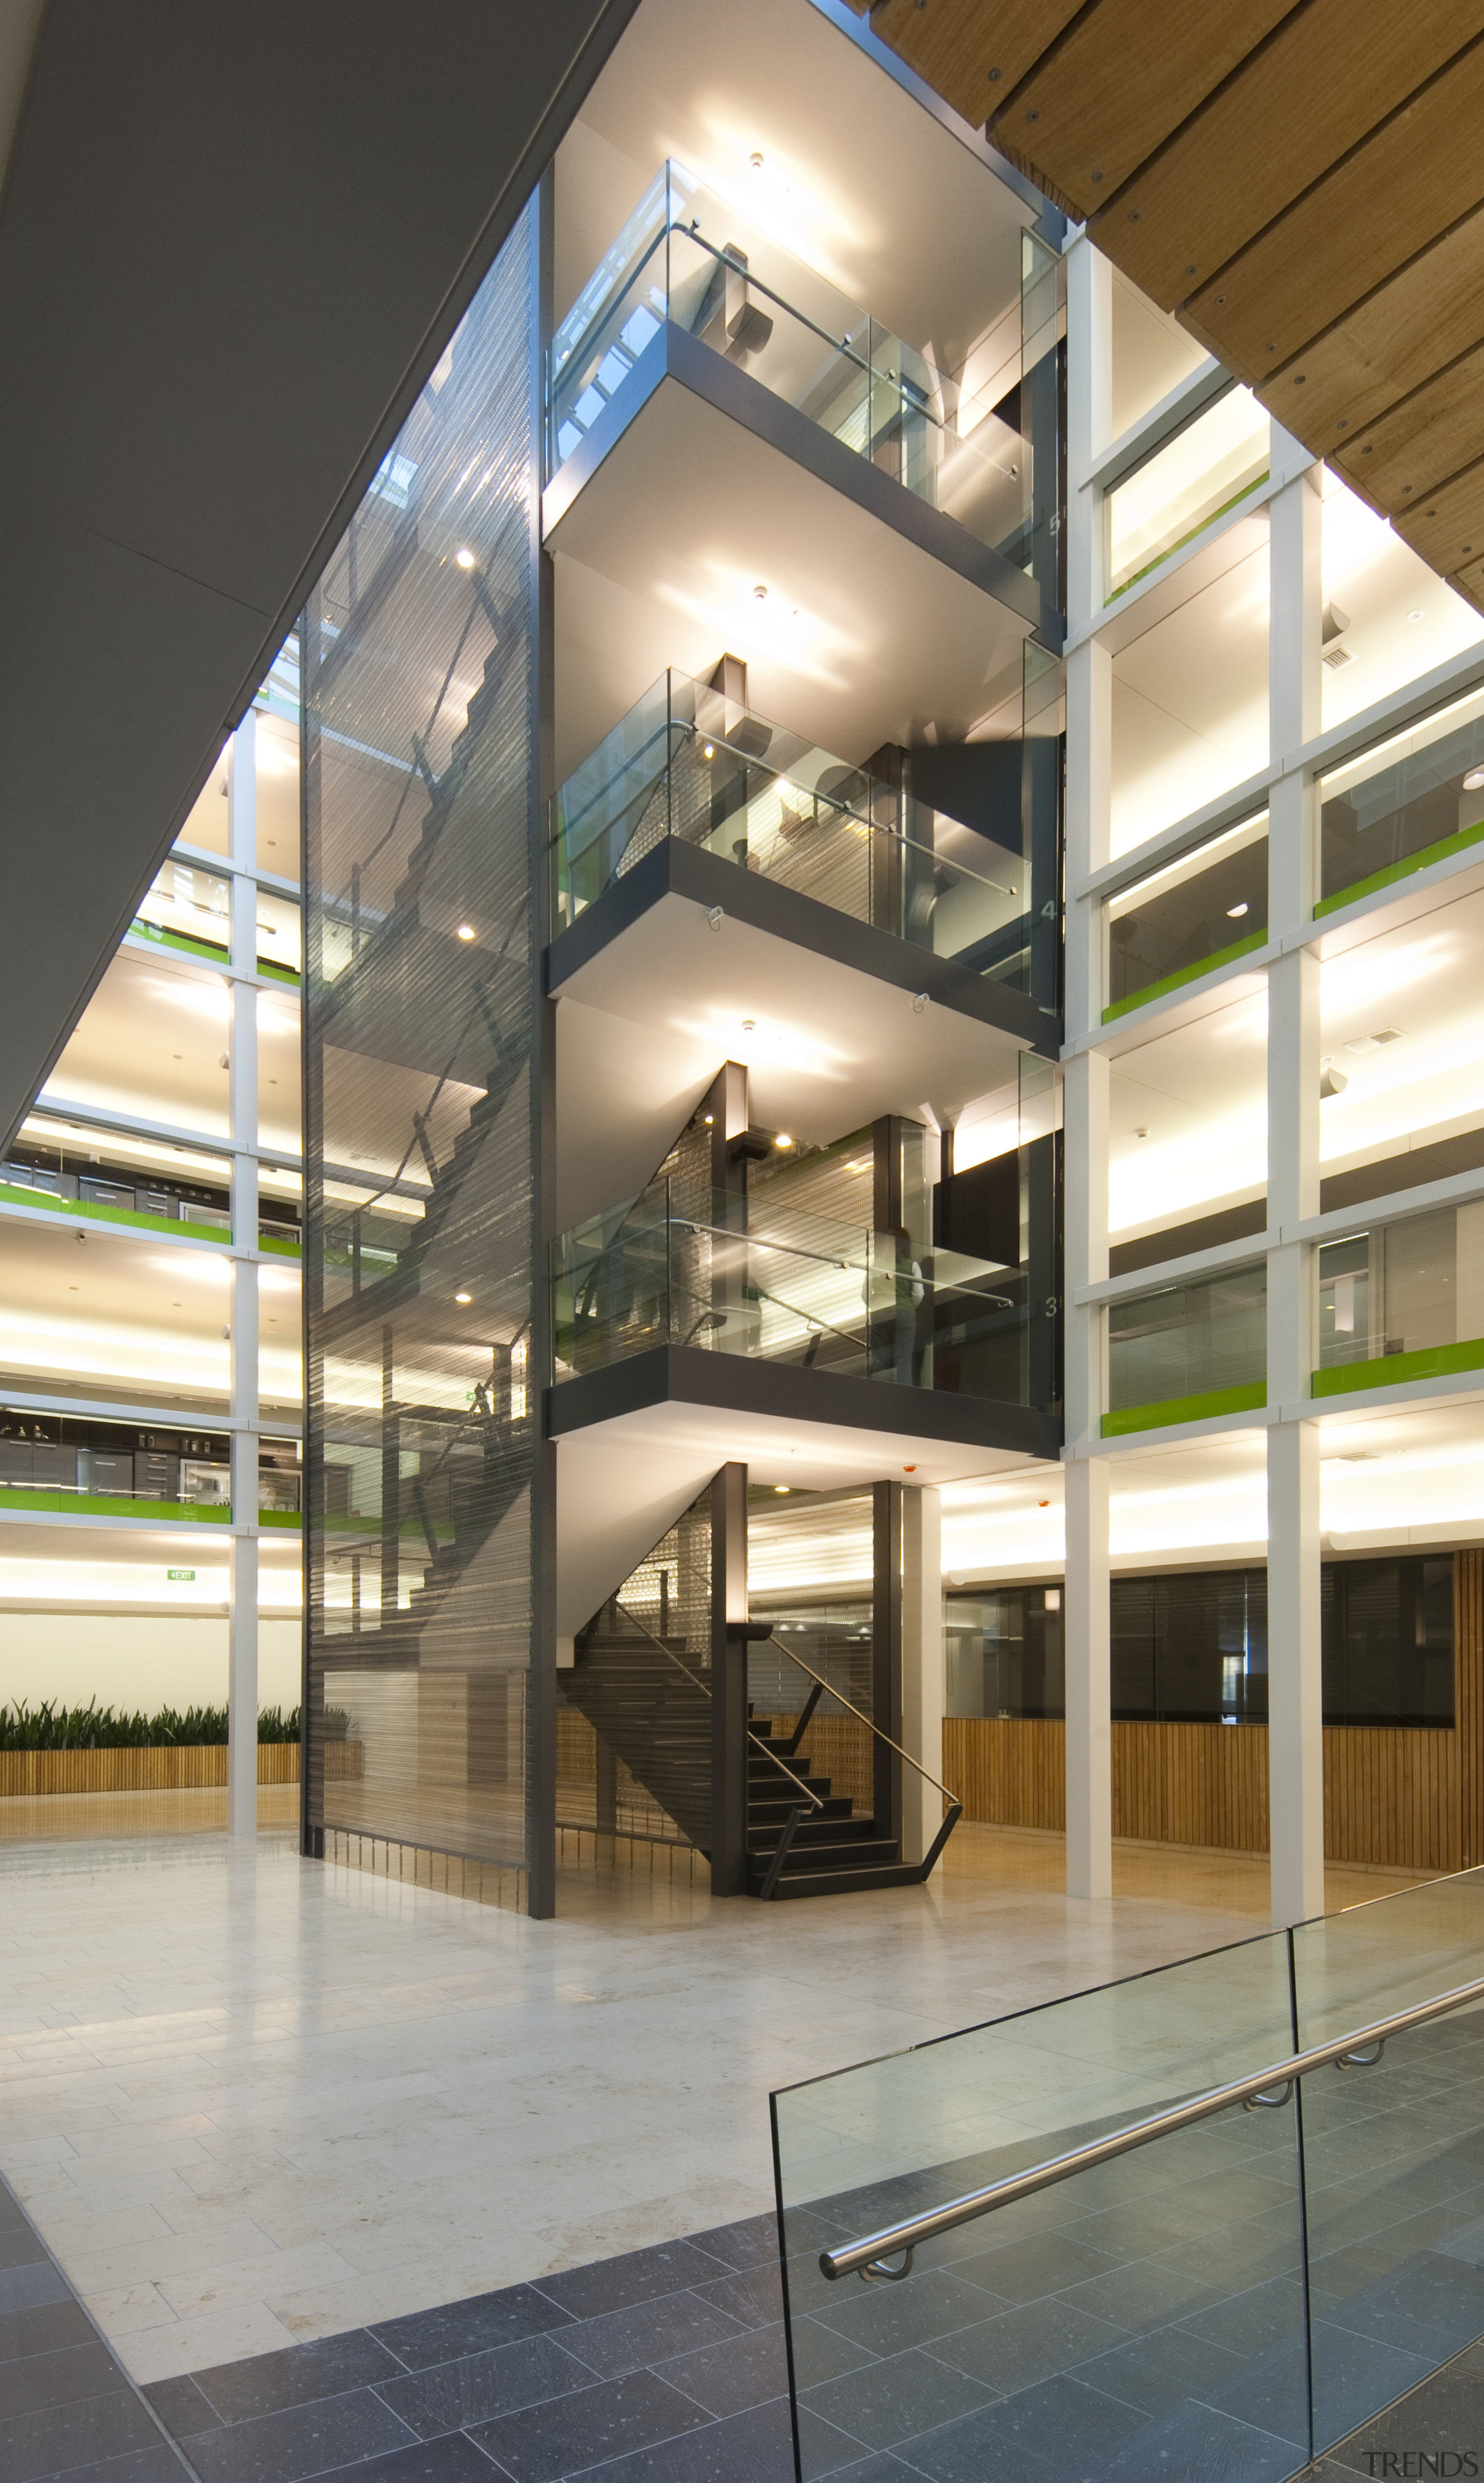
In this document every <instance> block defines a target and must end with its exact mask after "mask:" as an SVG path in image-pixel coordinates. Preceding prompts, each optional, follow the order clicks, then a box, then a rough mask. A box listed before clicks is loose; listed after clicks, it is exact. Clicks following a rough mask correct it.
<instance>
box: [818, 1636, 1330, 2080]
mask: <svg viewBox="0 0 1484 2483" xmlns="http://www.w3.org/2000/svg"><path fill="white" fill-rule="evenodd" d="M772 1643H773V1645H775V1646H776V1647H777V1648H778V1651H779V1653H780V1655H786V1656H787V1658H788V1661H789V1663H790V1664H796V1665H797V1666H798V1668H799V1670H800V1671H801V1672H807V1673H808V1677H809V1679H810V1681H817V1682H818V1684H819V1686H820V1689H821V1690H827V1691H828V1692H829V1694H830V1696H831V1697H832V1698H835V1699H837V1700H838V1701H839V1704H840V1705H841V1706H842V1707H848V1708H849V1709H850V1713H851V1714H852V1716H857V1717H859V1718H860V1720H861V1723H862V1724H863V1725H864V1726H865V1728H866V1730H867V1732H869V1733H874V1734H875V1736H876V1738H877V1740H878V1741H879V1742H885V1743H886V1746H887V1748H888V1750H895V1752H896V1754H897V1757H898V1758H899V1759H905V1760H906V1761H907V1764H908V1766H909V1767H910V1768H915V1769H916V1771H917V1774H918V1775H919V1776H921V1778H922V1780H923V1782H924V1783H925V1784H930V1785H931V1786H932V1788H933V1790H934V1792H935V1793H941V1795H942V1798H943V1800H944V1802H952V1803H953V1805H954V1808H955V1809H957V1808H958V1807H959V1797H958V1795H957V1794H956V1793H950V1792H949V1791H948V1788H947V1786H946V1785H945V1784H940V1783H939V1781H938V1778H937V1777H936V1776H935V1775H932V1774H931V1773H930V1772H929V1770H928V1769H926V1768H925V1767H924V1766H923V1764H922V1761H921V1760H920V1759H914V1757H913V1754H912V1752H911V1750H904V1749H903V1748H902V1745H901V1743H900V1742H893V1740H892V1739H891V1736H890V1734H889V1733H884V1732H883V1731H882V1728H881V1726H880V1725H879V1724H877V1723H873V1722H872V1720H871V1718H870V1717H869V1716H867V1715H866V1713H865V1711H864V1709H863V1708H861V1707H857V1706H855V1705H853V1703H852V1702H851V1700H850V1699H848V1698H847V1697H846V1695H845V1693H844V1692H843V1690H836V1688H835V1684H834V1682H833V1681H827V1680H826V1679H825V1676H824V1674H823V1673H822V1672H816V1671H815V1669H814V1668H813V1666H812V1665H811V1664H806V1663H805V1661H804V1658H803V1656H802V1655H795V1653H794V1651H793V1648H792V1647H791V1646H784V1644H783V1642H782V1639H781V1638H779V1636H778V1634H777V1632H776V1631H775V1632H774V1633H773V1634H772ZM1369 2040H1370V2039H1369V2037H1368V2036H1360V2037H1358V2038H1357V2041H1359V2042H1369Z"/></svg>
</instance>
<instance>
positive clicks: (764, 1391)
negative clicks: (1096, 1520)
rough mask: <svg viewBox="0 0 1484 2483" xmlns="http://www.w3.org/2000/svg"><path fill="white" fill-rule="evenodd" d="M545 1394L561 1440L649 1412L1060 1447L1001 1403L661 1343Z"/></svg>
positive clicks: (1049, 1424)
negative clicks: (667, 1408)
mask: <svg viewBox="0 0 1484 2483" xmlns="http://www.w3.org/2000/svg"><path fill="white" fill-rule="evenodd" d="M545 1396H546V1433H547V1437H548V1438H550V1439H561V1438H563V1437H564V1436H565V1435H566V1434H567V1433H568V1432H570V1431H581V1430H586V1429H587V1428H589V1427H590V1426H591V1425H592V1424H594V1423H609V1422H612V1421H614V1420H615V1419H616V1417H618V1416H619V1415H622V1414H633V1413H640V1412H643V1411H644V1410H645V1409H646V1408H648V1407H649V1406H652V1405H666V1404H679V1405H706V1406H711V1407H715V1408H718V1409H720V1410H721V1411H724V1412H726V1413H729V1414H743V1415H775V1416H779V1415H782V1416H786V1417H788V1418H790V1419H791V1420H793V1421H795V1422H801V1423H818V1424H821V1425H823V1426H825V1427H827V1428H829V1427H838V1426H844V1427H846V1428H849V1429H852V1430H859V1431H884V1432H889V1433H890V1434H891V1435H892V1436H893V1437H894V1438H899V1439H900V1438H903V1437H907V1438H912V1439H920V1440H923V1441H926V1442H935V1441H938V1442H947V1443H949V1444H950V1445H951V1446H953V1447H955V1448H972V1449H1008V1450H1012V1451H1016V1452H1018V1453H1019V1454H1020V1455H1023V1456H1029V1457H1043V1458H1047V1459H1051V1460H1054V1459H1055V1458H1056V1457H1057V1455H1059V1454H1060V1450H1061V1444H1062V1431H1061V1425H1060V1423H1059V1421H1058V1420H1057V1418H1056V1416H1055V1415H1054V1414H1045V1413H1040V1412H1038V1411H1037V1410H1036V1408H1035V1407H1034V1406H1029V1405H1001V1404H999V1403H997V1402H995V1401H994V1400H993V1399H991V1398H988V1397H958V1396H951V1395H949V1394H948V1393H947V1392H946V1391H942V1392H940V1391H938V1390H936V1389H932V1388H899V1387H892V1386H889V1385H883V1384H882V1383H881V1382H879V1381H877V1380H871V1379H851V1378H847V1377H845V1376H844V1375H841V1374H840V1373H838V1372H833V1371H804V1370H802V1369H800V1368H798V1367H797V1366H796V1365H793V1364H789V1363H775V1362H763V1361H754V1360H751V1359H749V1357H748V1356H747V1355H745V1354H740V1353H710V1352H707V1351H706V1349H705V1348H703V1347H702V1346H695V1345H692V1346H684V1345H659V1346H652V1347H651V1348H649V1351H648V1352H647V1353H635V1354H631V1355H630V1356H629V1357H628V1359H627V1360H626V1361H623V1362H614V1363H610V1364H609V1365H608V1366H607V1367H606V1369H604V1370H602V1371H590V1372H585V1373H583V1374H582V1375H581V1376H580V1377H578V1378H576V1379H563V1380H559V1381H558V1382H557V1384H556V1386H555V1387H552V1388H548V1389H547V1390H546V1392H545Z"/></svg>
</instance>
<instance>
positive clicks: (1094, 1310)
mask: <svg viewBox="0 0 1484 2483" xmlns="http://www.w3.org/2000/svg"><path fill="white" fill-rule="evenodd" d="M1067 361H1068V390H1067V404H1068V415H1067V420H1068V439H1067V462H1068V510H1067V526H1068V537H1067V607H1068V623H1069V627H1070V630H1071V634H1072V638H1073V647H1072V652H1071V654H1069V656H1068V658H1067V975H1066V984H1067V1009H1066V1024H1067V1043H1068V1047H1069V1051H1068V1056H1067V1063H1066V1087H1065V1095H1064V1100H1063V1115H1064V1121H1065V1127H1066V1140H1065V1150H1066V1154H1065V1161H1066V1190H1065V1198H1064V1202H1063V1231H1064V1235H1065V1267H1064V1274H1063V1283H1064V1287H1065V1295H1066V1311H1065V1319H1064V1322H1063V1335H1064V1337H1065V1340H1066V1347H1065V1351H1066V1376H1065V1387H1064V1398H1065V1429H1066V1440H1067V1448H1066V1455H1065V1465H1064V1474H1065V1480H1066V1514H1067V1585H1066V1603H1065V1614H1064V1622H1065V1630H1066V1650H1067V1662H1066V1674H1067V1893H1068V1895H1069V1896H1072V1897H1105V1896H1107V1895H1108V1894H1109V1893H1110V1891H1111V1888H1112V1881H1113V1843H1112V1822H1113V1786H1112V1773H1111V1771H1112V1736H1111V1732H1110V1730H1109V1722H1108V1629H1109V1618H1108V1467H1107V1461H1106V1459H1105V1458H1104V1457H1103V1456H1101V1455H1099V1454H1098V1453H1097V1448H1098V1443H1099V1442H1100V1436H1101V1428H1102V1404H1103V1333H1104V1322H1103V1313H1102V1311H1101V1309H1100V1307H1099V1306H1097V1305H1094V1304H1089V1303H1086V1302H1079V1300H1078V1295H1079V1294H1080V1293H1081V1292H1082V1291H1083V1290H1084V1289H1085V1288H1086V1287H1088V1286H1090V1285H1097V1284H1100V1283H1101V1282H1102V1281H1103V1280H1104V1279H1105V1277H1106V1276H1107V1272H1108V1062H1107V1057H1106V1055H1105V1054H1103V1053H1101V1052H1099V1051H1087V1050H1078V1049H1077V1048H1076V1047H1077V1046H1078V1045H1079V1044H1085V1043H1087V1042H1089V1041H1090V1040H1092V1039H1093V1038H1094V1037H1095V1036H1096V1035H1097V1033H1098V1030H1099V1028H1100V1026H1101V1022H1102V993H1103V942H1104V933H1103V911H1102V900H1101V898H1100V896H1098V895H1094V894H1090V893H1089V891H1088V886H1087V883H1088V881H1089V879H1090V878H1091V876H1092V874H1093V872H1094V871H1096V870H1099V869H1100V868H1101V867H1102V865H1103V864H1104V863H1105V862H1107V860H1108V859H1109V842H1110V829H1111V814H1112V766H1113V661H1112V657H1111V655H1110V654H1109V653H1108V650H1107V649H1106V647H1104V646H1102V645H1101V644H1100V642H1099V640H1098V639H1097V638H1095V637H1093V636H1091V635H1088V634H1086V633H1088V632H1090V631H1091V630H1092V628H1093V627H1094V625H1095V624H1096V622H1097V620H1098V617H1099V615H1100V612H1101V610H1102V600H1103V585H1104V579H1103V571H1104V560H1103V522H1102V506H1101V497H1100V494H1099V492H1098V491H1097V490H1096V489H1095V488H1094V486H1093V484H1092V482H1091V480H1090V479H1089V478H1090V476H1091V473H1092V469H1093V464H1094V461H1095V459H1097V458H1098V457H1100V455H1101V453H1102V451H1103V450H1104V449H1105V448H1106V447H1107V445H1108V435H1109V430H1110V428H1111V421H1112V373H1113V271H1112V268H1111V266H1110V265H1109V263H1108V261H1107V260H1106V259H1105V258H1104V257H1103V256H1102V254H1101V253H1100V251H1097V250H1095V249H1094V247H1093V245H1092V243H1091V242H1089V241H1088V240H1087V239H1086V238H1085V237H1084V238H1083V239H1081V240H1078V241H1076V242H1074V243H1073V246H1072V249H1071V251H1070V252H1069V253H1068V257H1067Z"/></svg>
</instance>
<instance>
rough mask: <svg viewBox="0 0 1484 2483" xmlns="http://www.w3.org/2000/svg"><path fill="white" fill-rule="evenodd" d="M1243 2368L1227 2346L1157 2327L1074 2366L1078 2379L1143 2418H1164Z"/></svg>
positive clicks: (1233, 2376) (1175, 2330)
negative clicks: (1135, 2409) (1135, 2411)
mask: <svg viewBox="0 0 1484 2483" xmlns="http://www.w3.org/2000/svg"><path fill="white" fill-rule="evenodd" d="M1245 2367H1246V2365H1245V2364H1244V2363H1243V2362H1242V2360H1241V2357H1240V2356H1239V2355H1237V2354H1232V2353H1229V2352H1228V2350H1227V2348H1226V2346H1225V2345H1212V2344H1211V2343H1210V2342H1209V2341H1208V2340H1207V2339H1206V2337H1204V2336H1190V2335H1188V2334H1186V2333H1182V2332H1181V2331H1180V2330H1179V2329H1176V2328H1155V2329H1153V2330H1151V2331H1150V2332H1149V2334H1148V2335H1146V2336H1131V2337H1130V2338H1129V2339H1128V2342H1127V2343H1126V2345H1115V2346H1114V2347H1113V2348H1112V2350H1111V2351H1110V2352H1108V2353H1106V2354H1099V2355H1096V2356H1095V2357H1094V2359H1093V2360H1092V2361H1091V2362H1088V2363H1079V2364H1077V2366H1076V2376H1077V2378H1078V2379H1079V2380H1085V2381H1086V2382H1087V2384H1088V2386H1089V2387H1090V2388H1094V2389H1101V2390H1103V2392H1104V2394H1105V2395H1107V2396H1110V2397H1121V2398H1122V2399H1123V2401H1124V2403H1125V2404H1126V2405H1131V2406H1137V2407H1138V2408H1139V2409H1140V2411H1141V2412H1142V2413H1144V2414H1151V2415H1154V2414H1167V2413H1168V2412H1169V2410H1170V2408H1171V2407H1172V2406H1177V2405H1179V2404H1180V2403H1182V2401H1183V2400H1184V2399H1185V2398H1186V2397H1189V2396H1203V2395H1204V2394H1205V2393H1206V2390H1207V2389H1213V2388H1220V2386H1221V2385H1222V2382H1223V2381H1225V2380H1234V2379H1235V2377H1236V2374H1237V2373H1238V2372H1239V2371H1241V2370H1243V2369H1244V2368H1245Z"/></svg>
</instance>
